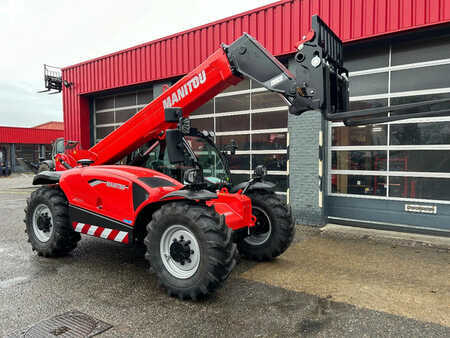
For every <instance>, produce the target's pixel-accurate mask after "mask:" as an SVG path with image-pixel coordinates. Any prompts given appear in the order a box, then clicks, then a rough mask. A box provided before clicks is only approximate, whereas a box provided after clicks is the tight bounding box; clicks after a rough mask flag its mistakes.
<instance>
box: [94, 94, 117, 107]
mask: <svg viewBox="0 0 450 338" xmlns="http://www.w3.org/2000/svg"><path fill="white" fill-rule="evenodd" d="M113 108H114V96H110V97H104V98H99V99H96V100H95V109H96V110H101V109H113Z"/></svg>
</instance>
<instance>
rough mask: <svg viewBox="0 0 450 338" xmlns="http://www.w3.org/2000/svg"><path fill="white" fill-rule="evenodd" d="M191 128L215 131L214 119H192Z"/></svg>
mask: <svg viewBox="0 0 450 338" xmlns="http://www.w3.org/2000/svg"><path fill="white" fill-rule="evenodd" d="M191 126H192V127H193V128H197V129H198V130H208V131H214V119H213V118H212V117H210V118H207V119H191Z"/></svg>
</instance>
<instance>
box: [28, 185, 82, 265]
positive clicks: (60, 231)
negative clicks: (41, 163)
mask: <svg viewBox="0 0 450 338" xmlns="http://www.w3.org/2000/svg"><path fill="white" fill-rule="evenodd" d="M42 206H45V207H47V208H48V210H49V212H50V215H51V217H52V222H51V223H52V225H51V230H49V231H48V233H49V234H48V236H49V239H48V240H47V241H42V240H40V239H39V238H38V237H39V236H38V234H37V233H36V231H35V227H34V226H33V221H34V220H33V218H34V213H35V210H36V208H38V207H39V208H43V207H42ZM24 222H25V225H26V228H25V232H26V233H27V234H28V242H30V243H31V247H32V248H33V251H36V252H37V254H38V255H39V256H44V257H58V256H63V255H65V254H67V253H69V252H70V251H72V250H73V249H75V248H76V246H77V243H78V241H79V240H80V239H81V236H80V234H79V233H77V232H75V231H74V230H73V228H72V225H71V223H70V220H69V208H68V204H67V199H66V196H65V195H64V193H63V192H62V191H61V189H59V187H58V186H43V187H41V188H39V189H37V190H35V191H33V192H32V193H31V197H30V198H29V199H28V200H27V206H26V208H25V219H24ZM41 236H42V235H41Z"/></svg>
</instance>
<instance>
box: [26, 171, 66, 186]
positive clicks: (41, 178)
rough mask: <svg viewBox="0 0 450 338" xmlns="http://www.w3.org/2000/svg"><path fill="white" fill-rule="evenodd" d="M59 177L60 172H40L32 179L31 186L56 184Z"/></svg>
mask: <svg viewBox="0 0 450 338" xmlns="http://www.w3.org/2000/svg"><path fill="white" fill-rule="evenodd" d="M60 177H61V172H60V171H42V172H40V173H39V174H37V175H36V176H34V178H33V185H40V184H57V183H59V179H60Z"/></svg>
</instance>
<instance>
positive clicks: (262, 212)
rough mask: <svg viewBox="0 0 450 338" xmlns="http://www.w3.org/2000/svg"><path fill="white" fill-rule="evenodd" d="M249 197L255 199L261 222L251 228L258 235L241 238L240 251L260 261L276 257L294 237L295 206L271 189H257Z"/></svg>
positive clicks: (257, 213)
mask: <svg viewBox="0 0 450 338" xmlns="http://www.w3.org/2000/svg"><path fill="white" fill-rule="evenodd" d="M247 196H248V197H250V198H251V200H252V209H253V214H254V215H255V216H256V217H257V224H256V225H255V227H254V228H251V229H250V235H252V234H253V235H256V236H253V237H252V236H246V237H240V238H239V240H238V249H239V253H240V254H241V255H243V256H245V257H247V258H250V259H254V260H257V261H268V260H271V259H274V258H275V257H277V256H279V255H281V254H282V253H283V252H285V251H286V250H287V248H288V247H289V245H290V244H291V243H292V240H293V239H294V235H295V223H294V220H293V218H292V213H291V209H290V208H289V207H288V206H287V205H286V204H285V203H284V202H283V201H281V200H280V198H279V197H278V196H277V195H276V194H275V193H274V192H271V191H267V190H253V191H250V192H248V193H247ZM258 216H260V219H258ZM266 218H268V221H270V225H268V224H267V222H268V221H267V220H266ZM269 229H270V231H269ZM256 238H258V239H259V240H257V239H256Z"/></svg>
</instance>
